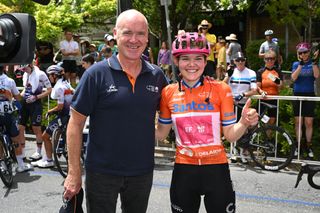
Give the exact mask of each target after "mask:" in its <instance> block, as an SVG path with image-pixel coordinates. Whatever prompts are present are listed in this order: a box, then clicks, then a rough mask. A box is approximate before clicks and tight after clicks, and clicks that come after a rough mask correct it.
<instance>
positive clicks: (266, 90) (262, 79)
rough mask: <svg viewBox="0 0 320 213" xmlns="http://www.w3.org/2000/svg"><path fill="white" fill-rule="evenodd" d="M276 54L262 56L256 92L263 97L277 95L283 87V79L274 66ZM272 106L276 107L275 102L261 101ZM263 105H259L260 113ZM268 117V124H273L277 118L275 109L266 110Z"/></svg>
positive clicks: (267, 53)
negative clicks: (262, 64)
mask: <svg viewBox="0 0 320 213" xmlns="http://www.w3.org/2000/svg"><path fill="white" fill-rule="evenodd" d="M276 56H277V54H276V52H274V51H273V50H269V51H267V52H266V53H265V54H264V63H265V65H264V67H263V68H261V69H260V70H258V72H257V86H258V92H259V93H260V94H262V95H263V96H264V95H268V96H269V95H279V92H280V89H281V88H282V85H283V82H282V80H283V77H282V73H281V71H280V70H279V69H278V68H277V66H276V65H275V62H276ZM261 102H266V103H269V104H272V105H276V106H278V102H277V100H261ZM264 107H265V105H263V104H260V111H261V112H262V111H263V110H264ZM267 112H268V115H269V117H270V120H269V124H274V123H275V122H276V117H277V108H272V109H268V111H267Z"/></svg>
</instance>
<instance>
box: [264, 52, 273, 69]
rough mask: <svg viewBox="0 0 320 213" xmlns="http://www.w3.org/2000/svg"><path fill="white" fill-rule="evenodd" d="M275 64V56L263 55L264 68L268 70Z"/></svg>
mask: <svg viewBox="0 0 320 213" xmlns="http://www.w3.org/2000/svg"><path fill="white" fill-rule="evenodd" d="M275 62H276V56H275V55H273V54H269V55H265V56H264V63H265V66H266V67H269V68H271V67H273V66H274V64H275Z"/></svg>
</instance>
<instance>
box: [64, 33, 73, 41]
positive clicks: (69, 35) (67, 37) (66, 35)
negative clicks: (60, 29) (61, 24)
mask: <svg viewBox="0 0 320 213" xmlns="http://www.w3.org/2000/svg"><path fill="white" fill-rule="evenodd" d="M64 35H65V37H66V40H67V41H70V40H71V39H72V32H65V34H64Z"/></svg>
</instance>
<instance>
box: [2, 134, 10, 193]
mask: <svg viewBox="0 0 320 213" xmlns="http://www.w3.org/2000/svg"><path fill="white" fill-rule="evenodd" d="M12 164H13V160H12V159H11V158H10V155H9V152H8V149H7V146H6V145H5V143H4V141H3V140H0V177H1V180H2V182H3V183H4V185H5V186H7V187H11V186H12V183H13V175H12Z"/></svg>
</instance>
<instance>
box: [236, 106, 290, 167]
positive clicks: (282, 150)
mask: <svg viewBox="0 0 320 213" xmlns="http://www.w3.org/2000/svg"><path fill="white" fill-rule="evenodd" d="M261 104H263V105H265V106H266V107H265V108H264V110H263V112H262V113H261V114H260V115H259V122H258V124H257V125H256V126H254V127H251V128H249V129H248V131H247V133H245V134H244V135H243V136H242V137H241V138H240V139H239V140H238V141H237V142H236V147H238V148H243V149H244V150H247V151H248V152H249V153H250V157H251V159H252V160H253V161H254V162H255V164H256V165H257V166H259V167H260V168H262V169H264V170H271V171H278V170H281V169H283V168H285V167H287V166H288V165H289V164H290V163H291V161H292V159H293V157H294V151H295V148H296V145H295V142H294V140H293V139H292V137H291V136H290V134H289V133H288V132H287V131H286V130H284V129H283V128H281V127H279V126H274V125H269V124H268V121H269V117H268V116H267V115H266V111H267V109H268V108H270V109H271V108H276V107H277V106H275V105H271V104H268V103H265V102H261ZM235 105H236V106H237V107H241V106H239V104H237V103H236V104H235Z"/></svg>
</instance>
